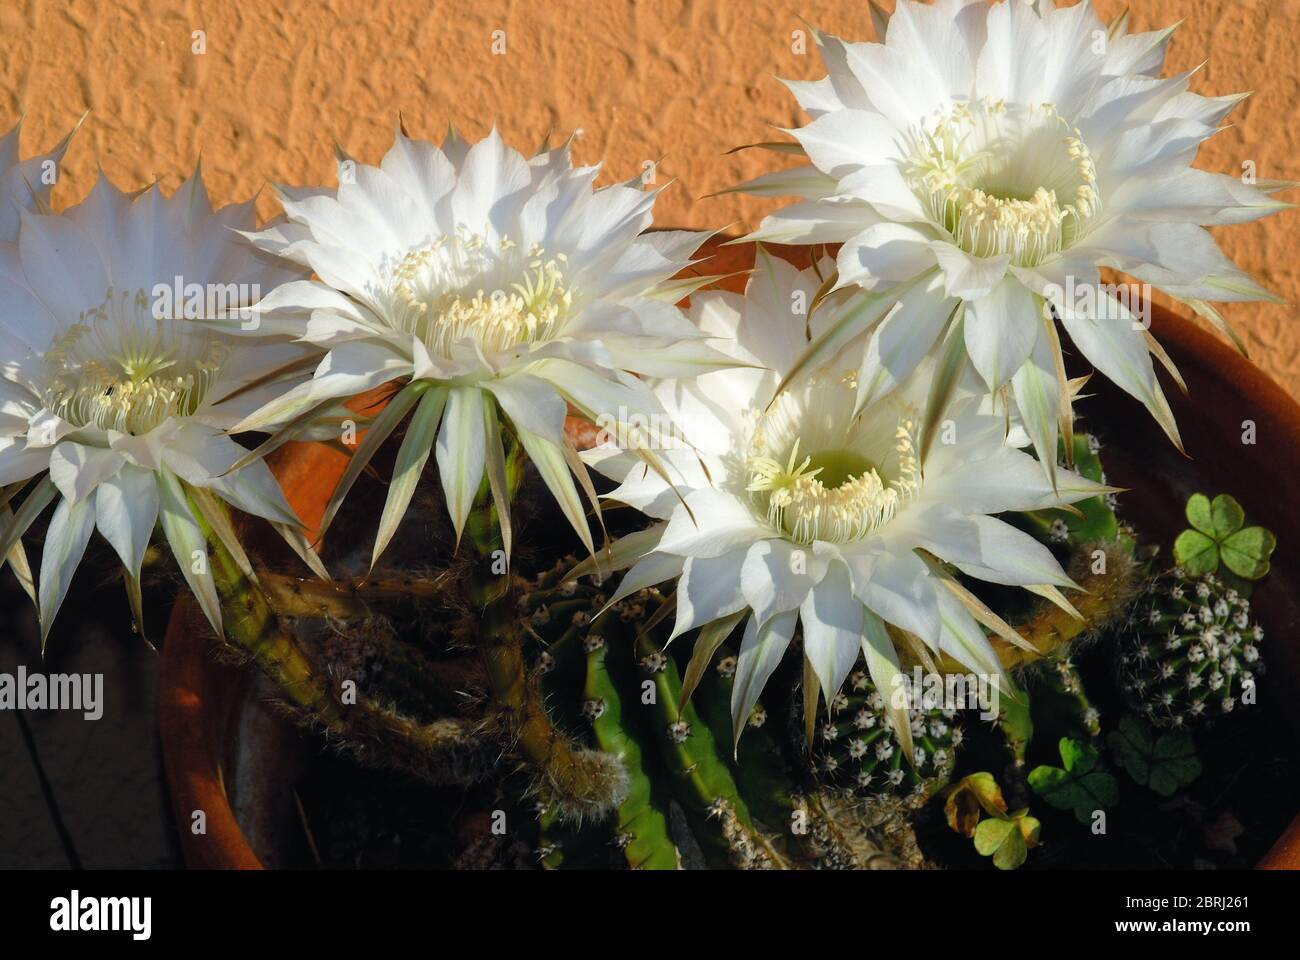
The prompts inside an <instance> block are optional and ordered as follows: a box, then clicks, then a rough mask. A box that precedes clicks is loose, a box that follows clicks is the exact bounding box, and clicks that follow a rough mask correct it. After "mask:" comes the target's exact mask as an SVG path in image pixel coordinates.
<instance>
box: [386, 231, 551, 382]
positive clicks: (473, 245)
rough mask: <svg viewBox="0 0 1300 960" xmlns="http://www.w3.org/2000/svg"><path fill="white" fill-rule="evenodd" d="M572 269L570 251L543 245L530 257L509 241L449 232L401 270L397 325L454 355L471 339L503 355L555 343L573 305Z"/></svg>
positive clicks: (438, 351) (434, 351) (396, 274)
mask: <svg viewBox="0 0 1300 960" xmlns="http://www.w3.org/2000/svg"><path fill="white" fill-rule="evenodd" d="M566 267H567V258H566V257H565V255H564V254H562V253H557V254H556V255H555V256H554V257H547V256H546V254H545V251H543V250H542V248H541V247H539V246H534V247H533V248H532V249H531V250H529V251H528V255H527V256H526V257H523V256H521V255H520V253H519V251H518V248H517V247H516V246H515V244H513V243H512V242H511V241H510V240H508V239H505V238H502V240H501V242H500V244H499V245H498V248H497V249H496V250H493V249H490V248H489V247H488V245H487V244H486V243H485V242H484V240H483V238H482V237H480V236H477V235H472V234H468V233H462V234H460V235H458V236H455V237H450V236H442V237H439V238H438V239H437V240H436V241H434V242H433V243H431V244H429V245H427V246H424V247H420V248H418V249H416V250H413V251H411V252H410V253H408V254H406V255H405V256H404V257H403V258H402V260H401V261H400V262H399V263H398V265H397V267H396V269H395V270H394V271H393V280H394V285H393V294H392V298H391V299H392V306H393V310H392V316H393V323H394V326H396V327H397V329H400V330H403V331H405V332H407V333H411V334H413V335H415V336H416V337H418V338H419V339H420V341H421V342H422V343H423V344H424V345H425V347H427V348H428V350H429V353H430V354H431V355H433V356H437V357H445V358H448V359H450V358H451V357H452V347H453V346H454V345H456V344H458V343H462V342H465V341H469V342H472V343H474V344H476V345H477V346H478V347H479V348H480V349H482V351H483V352H484V353H497V352H500V351H504V350H508V349H510V348H511V347H515V346H518V345H520V344H527V343H540V342H543V341H546V340H550V339H552V338H553V337H555V336H556V335H557V334H558V333H559V331H560V328H561V327H562V326H563V325H564V322H565V320H566V319H567V318H568V317H569V315H570V313H571V310H572V306H573V291H572V290H571V289H570V288H569V287H568V286H567V285H566V283H565V276H564V271H565V268H566Z"/></svg>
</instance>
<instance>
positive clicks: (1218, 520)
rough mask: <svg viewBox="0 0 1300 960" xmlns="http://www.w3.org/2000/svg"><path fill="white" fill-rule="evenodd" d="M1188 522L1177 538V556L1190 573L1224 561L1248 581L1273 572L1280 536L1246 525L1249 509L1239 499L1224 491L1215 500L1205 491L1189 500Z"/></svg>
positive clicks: (1200, 572)
mask: <svg viewBox="0 0 1300 960" xmlns="http://www.w3.org/2000/svg"><path fill="white" fill-rule="evenodd" d="M1186 513H1187V522H1188V523H1190V524H1191V525H1192V529H1190V530H1184V531H1183V532H1182V533H1180V534H1179V535H1178V539H1177V540H1175V541H1174V559H1175V560H1176V561H1177V563H1178V565H1179V566H1181V567H1183V568H1184V569H1186V570H1187V571H1188V572H1189V573H1191V574H1193V575H1195V576H1200V575H1203V574H1207V573H1213V572H1214V571H1216V570H1218V569H1219V564H1220V562H1222V563H1223V565H1224V566H1226V567H1227V568H1228V569H1229V570H1230V571H1231V572H1232V573H1234V574H1236V575H1237V576H1239V577H1241V578H1243V579H1246V580H1258V579H1259V578H1260V577H1262V576H1264V575H1265V574H1266V573H1268V571H1269V556H1270V555H1271V554H1272V553H1273V550H1274V549H1275V548H1276V547H1277V538H1276V537H1275V536H1273V534H1272V533H1271V532H1270V531H1268V530H1265V529H1264V528H1263V527H1258V526H1256V527H1246V526H1244V524H1245V522H1246V514H1245V511H1244V510H1242V509H1241V504H1239V503H1238V502H1237V501H1236V500H1235V499H1233V498H1232V497H1230V496H1229V495H1228V494H1226V493H1221V494H1219V495H1218V496H1217V497H1215V498H1214V500H1213V501H1211V500H1210V498H1209V497H1207V496H1205V494H1203V493H1195V494H1192V496H1191V497H1190V498H1188V500H1187V510H1186Z"/></svg>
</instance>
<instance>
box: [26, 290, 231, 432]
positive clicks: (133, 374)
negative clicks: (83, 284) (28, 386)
mask: <svg viewBox="0 0 1300 960" xmlns="http://www.w3.org/2000/svg"><path fill="white" fill-rule="evenodd" d="M225 354H226V350H225V348H224V346H223V345H222V344H221V343H220V342H218V341H217V340H216V339H214V338H213V337H211V336H209V335H207V334H206V333H204V332H203V331H201V330H199V329H196V328H195V325H194V324H188V323H187V322H186V321H184V320H176V319H172V318H170V317H161V318H160V317H156V316H155V315H154V314H153V312H152V310H151V306H150V301H149V299H148V297H146V295H145V293H144V291H143V290H141V291H137V292H136V293H135V294H134V295H133V294H131V293H130V292H127V291H123V292H117V291H114V290H111V289H110V290H109V291H108V296H107V298H106V299H105V301H104V303H102V304H100V305H99V306H98V307H96V308H95V309H93V310H88V311H86V312H84V313H83V314H81V316H80V318H79V319H78V322H77V323H76V324H74V325H72V326H71V327H69V328H68V330H67V331H66V332H64V333H63V334H62V335H61V336H60V337H59V338H58V339H57V340H56V341H55V342H54V343H53V344H52V345H51V347H50V348H49V350H47V351H46V354H45V362H46V366H47V370H48V379H47V380H46V382H45V385H44V390H43V400H44V403H45V406H46V408H47V409H49V410H50V411H51V412H52V413H54V414H55V415H56V416H58V417H59V418H61V419H62V420H64V421H66V422H68V423H69V424H71V425H72V426H74V427H78V428H81V427H91V428H96V429H100V430H105V431H114V432H118V433H126V434H132V435H136V436H139V435H142V434H145V433H148V432H149V431H150V430H153V429H154V428H155V427H157V426H159V425H161V424H162V423H164V422H165V421H166V420H168V419H169V418H172V417H185V416H189V415H191V414H193V413H194V412H195V411H196V410H197V409H198V407H199V405H200V404H201V403H202V402H203V399H204V397H205V396H206V395H207V393H208V390H209V388H210V387H211V386H212V384H213V382H214V381H215V380H216V379H217V377H218V375H219V374H220V371H221V363H222V360H223V359H224V358H225Z"/></svg>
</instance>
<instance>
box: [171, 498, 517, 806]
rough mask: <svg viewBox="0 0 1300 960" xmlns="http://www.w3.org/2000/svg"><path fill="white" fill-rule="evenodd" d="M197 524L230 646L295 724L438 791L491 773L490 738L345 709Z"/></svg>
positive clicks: (355, 707)
mask: <svg viewBox="0 0 1300 960" xmlns="http://www.w3.org/2000/svg"><path fill="white" fill-rule="evenodd" d="M196 519H197V520H198V522H199V525H200V528H201V529H202V530H203V533H204V535H205V536H206V537H207V541H208V554H209V558H210V564H209V565H210V569H211V571H212V577H213V581H214V583H215V585H216V587H217V591H218V593H219V595H220V597H221V609H222V625H223V627H224V630H225V634H226V636H225V640H226V642H227V643H228V644H229V645H231V646H232V647H233V648H234V649H235V650H236V651H237V652H239V653H241V654H243V655H244V656H246V657H248V658H249V659H250V660H251V661H252V662H253V663H254V664H256V665H257V667H258V669H260V670H261V671H262V673H264V674H265V675H266V676H267V677H268V678H269V679H270V680H271V681H272V682H274V683H275V685H276V687H277V690H278V692H279V695H280V697H281V698H282V700H283V706H284V707H285V708H286V709H287V712H288V714H289V715H290V716H291V717H292V718H293V719H294V720H295V721H296V722H298V723H300V724H303V725H306V726H315V727H321V728H323V729H324V731H325V733H326V735H327V737H329V738H331V739H333V740H335V741H336V742H337V744H338V745H339V746H340V747H342V748H343V749H345V750H347V751H348V752H350V753H353V754H354V755H355V756H357V758H358V759H360V760H363V761H365V762H366V763H368V764H369V765H373V766H381V767H397V768H399V769H404V770H407V771H409V772H411V773H414V774H415V775H416V776H419V777H421V778H422V779H425V780H428V781H430V782H434V783H445V782H467V781H471V780H474V779H478V778H480V777H481V776H482V775H483V774H484V773H486V772H487V771H488V770H489V769H490V762H491V759H492V758H494V757H495V752H496V747H495V743H496V740H495V738H494V737H493V736H492V735H491V733H490V731H487V730H484V729H473V728H470V727H468V726H466V725H464V724H462V723H460V722H459V721H454V720H450V721H441V720H440V721H435V722H434V723H429V724H426V723H421V722H419V721H417V720H413V719H411V718H409V717H406V716H403V715H402V714H401V713H399V712H398V711H396V710H395V709H393V708H391V707H387V706H383V705H379V704H375V703H373V702H372V701H370V700H369V699H367V698H365V697H363V696H360V695H359V696H358V697H357V702H356V703H355V704H345V703H343V702H342V700H341V699H340V697H339V696H338V694H337V692H336V691H335V690H334V689H333V687H332V685H331V684H330V683H329V681H328V678H327V677H326V676H324V675H323V674H322V672H320V671H318V670H317V669H316V667H315V666H314V664H313V663H312V660H311V658H310V657H309V656H308V654H307V652H306V651H305V650H304V649H303V647H302V646H301V644H300V643H299V642H298V640H297V638H296V637H295V636H294V635H293V633H292V632H291V631H290V630H288V629H286V627H285V626H284V624H283V623H282V622H281V621H280V619H279V617H278V616H277V615H276V612H275V610H274V609H273V608H272V607H271V605H270V603H269V602H268V601H267V598H266V596H265V595H264V594H263V593H262V591H261V590H260V589H259V588H258V587H257V586H256V585H255V584H254V583H252V581H251V580H249V578H248V577H247V576H246V575H245V573H244V572H243V570H241V569H240V566H239V564H238V563H237V562H236V561H235V558H234V557H233V556H231V554H230V552H229V551H228V550H227V549H226V548H225V546H224V545H223V544H222V542H221V538H220V537H219V536H217V535H216V534H215V533H214V532H213V531H212V529H211V527H210V526H209V525H208V524H207V523H206V522H205V521H204V520H203V518H202V517H201V516H199V515H197V512H196ZM259 579H260V578H259Z"/></svg>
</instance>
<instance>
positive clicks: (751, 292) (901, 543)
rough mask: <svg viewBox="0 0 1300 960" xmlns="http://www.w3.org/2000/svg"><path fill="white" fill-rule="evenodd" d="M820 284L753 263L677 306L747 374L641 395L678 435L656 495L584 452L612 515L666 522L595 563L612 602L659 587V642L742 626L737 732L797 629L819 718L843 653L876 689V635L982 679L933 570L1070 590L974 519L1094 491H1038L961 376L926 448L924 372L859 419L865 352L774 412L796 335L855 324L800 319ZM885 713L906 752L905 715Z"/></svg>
mask: <svg viewBox="0 0 1300 960" xmlns="http://www.w3.org/2000/svg"><path fill="white" fill-rule="evenodd" d="M825 266H826V268H829V266H830V263H829V261H827V262H826V264H825ZM821 282H822V281H821V279H820V278H819V276H818V274H817V273H816V272H814V271H813V270H805V271H802V272H800V271H798V270H796V269H795V268H794V267H793V266H791V265H789V264H787V263H785V262H784V261H782V260H777V259H774V258H772V257H770V256H768V254H767V252H766V251H765V250H763V249H762V248H760V249H759V255H758V263H757V265H756V268H755V272H754V275H753V276H752V277H751V279H750V281H749V285H748V288H747V291H746V294H745V296H744V297H740V296H738V295H735V294H730V293H718V292H709V293H703V294H696V295H695V296H694V297H693V303H692V310H691V314H692V317H693V318H694V319H695V320H696V322H697V323H698V324H699V325H700V328H701V329H702V330H705V331H707V332H709V333H710V334H712V335H714V336H717V337H725V338H729V339H726V340H718V341H716V342H718V343H719V344H722V345H724V346H723V347H722V349H727V350H729V351H731V352H732V353H733V355H734V356H735V357H736V358H737V359H741V360H745V361H747V362H748V363H750V364H756V365H758V366H757V367H752V366H746V367H736V368H732V369H728V370H723V371H718V372H715V373H709V374H705V375H703V376H701V377H699V378H697V379H694V380H689V381H688V380H662V381H659V382H658V383H657V384H656V385H655V388H654V389H655V394H656V395H657V397H658V398H659V400H660V402H661V403H662V404H663V406H664V408H665V409H666V410H667V412H668V413H669V414H670V415H671V416H672V418H673V421H674V423H675V424H676V426H677V428H678V429H679V430H680V434H681V435H680V438H679V440H678V442H676V443H675V444H673V445H671V446H670V447H669V448H668V449H665V450H664V451H662V455H663V457H664V459H665V462H666V463H667V465H668V467H669V470H668V473H669V476H670V478H671V479H672V481H673V483H672V485H670V484H669V483H667V482H665V480H664V479H663V478H662V477H661V476H660V475H659V474H658V473H656V472H654V471H651V470H649V469H647V468H646V467H645V466H644V464H642V463H641V462H640V461H639V460H638V459H637V457H636V456H635V455H634V453H632V452H630V451H627V450H624V449H620V448H619V447H618V446H617V445H616V444H614V443H612V442H607V443H605V444H602V445H601V446H598V447H596V448H595V449H593V450H591V451H588V452H586V453H585V454H584V455H583V456H584V459H586V460H587V462H589V463H590V464H592V465H593V466H594V467H595V468H596V469H597V470H599V471H601V472H602V473H605V474H606V475H607V476H609V477H611V478H612V479H614V480H615V481H617V482H618V483H619V486H618V487H616V488H615V489H614V490H612V491H611V492H610V493H609V494H608V496H609V498H610V499H611V500H614V501H617V502H622V503H626V504H628V505H630V506H633V507H635V508H637V509H639V510H641V511H642V512H644V513H646V514H648V515H649V516H651V517H654V518H656V519H659V520H662V521H666V522H665V523H663V524H660V525H658V526H656V527H654V528H652V529H651V530H649V531H646V532H644V533H640V534H635V535H633V536H632V537H628V538H625V539H624V540H623V541H620V542H619V543H617V544H615V545H614V547H613V558H614V563H615V564H616V565H619V564H621V565H631V569H630V570H629V571H628V573H627V575H626V576H625V577H624V579H623V582H622V584H621V586H620V588H619V590H618V592H617V593H616V594H615V598H614V599H618V598H620V597H621V596H625V595H628V594H630V593H632V592H634V591H636V590H639V589H642V588H644V587H647V586H650V585H653V584H655V583H659V582H662V581H665V580H669V579H676V580H677V584H676V595H677V617H676V623H675V626H674V630H673V636H674V637H675V636H677V635H680V634H681V633H684V632H685V631H687V630H691V629H695V628H700V627H705V626H706V625H710V624H715V622H718V623H720V624H721V628H722V629H726V630H729V629H730V628H731V627H732V626H734V625H736V624H738V623H739V622H740V621H741V619H744V620H745V628H744V639H743V641H742V644H741V649H740V656H739V661H738V668H737V671H736V677H735V681H734V684H733V700H732V710H733V719H734V721H735V732H736V733H737V734H739V732H740V729H741V728H742V727H743V720H744V718H745V717H746V716H748V713H749V710H750V708H751V707H752V706H753V704H754V702H755V701H756V700H757V698H758V695H759V692H760V691H761V690H762V688H763V685H764V684H765V683H766V681H767V679H768V677H769V676H770V675H771V673H772V671H773V670H775V668H776V666H777V663H778V662H779V661H780V660H781V657H782V655H783V653H784V651H785V649H786V647H787V646H788V645H789V643H790V641H791V639H792V638H793V636H794V632H795V627H796V624H797V623H799V622H802V625H803V627H802V629H803V641H804V651H805V655H806V656H807V658H808V660H809V661H810V663H811V665H812V667H813V669H814V671H815V673H816V675H817V677H818V679H819V681H820V685H821V688H822V693H823V694H824V696H825V697H826V700H827V702H830V701H831V700H832V699H833V697H834V695H835V694H836V692H838V690H839V689H840V687H841V685H842V684H843V682H844V680H845V679H846V678H847V677H848V676H849V673H850V671H851V670H852V669H853V667H854V663H855V661H856V660H857V657H858V653H859V651H860V650H861V651H863V652H864V653H865V656H866V661H867V665H868V669H869V672H870V673H871V678H872V682H873V683H875V685H876V687H877V690H878V691H892V690H893V684H894V681H895V678H896V677H898V676H899V674H900V671H899V668H898V658H897V656H896V653H895V650H894V642H893V640H892V639H891V637H890V634H889V632H888V630H887V628H886V624H890V625H892V627H894V628H897V629H899V630H902V631H907V632H909V633H911V634H913V635H914V636H915V637H916V638H919V641H920V642H921V643H923V644H925V645H926V646H927V647H929V648H930V649H931V650H932V651H934V652H935V653H941V654H946V655H949V656H951V657H953V658H955V659H956V660H958V661H960V662H961V663H963V664H965V665H966V666H967V667H969V668H971V669H973V670H975V671H977V672H979V673H981V674H984V675H993V676H998V675H1000V673H1001V667H1000V665H999V662H998V659H997V656H996V654H995V653H994V651H993V649H992V647H991V646H990V644H989V642H988V640H987V639H986V637H985V634H984V630H983V628H982V627H981V625H980V623H979V622H978V621H977V619H976V617H975V616H974V615H972V613H971V612H970V609H971V608H970V604H971V603H972V601H974V598H973V596H971V595H970V594H969V593H968V592H966V591H965V589H964V588H963V587H961V585H960V584H959V583H958V581H957V579H956V578H955V577H954V576H953V575H952V574H951V573H950V572H949V571H948V570H947V569H946V568H945V567H944V566H943V564H944V563H945V562H947V563H951V564H953V565H955V566H956V567H957V568H958V569H959V570H960V571H962V572H963V573H965V574H968V575H970V576H973V577H976V578H979V579H983V580H988V581H992V582H995V583H1003V584H1011V585H1020V586H1032V587H1035V588H1039V589H1043V590H1045V591H1046V592H1049V593H1052V592H1054V591H1055V589H1056V588H1057V587H1070V586H1073V584H1072V583H1071V581H1070V580H1069V578H1068V577H1067V576H1066V575H1065V573H1064V572H1063V571H1062V569H1061V567H1060V565H1059V564H1058V563H1057V562H1056V560H1055V559H1054V558H1053V557H1052V554H1051V551H1050V550H1048V549H1047V547H1045V546H1044V545H1042V544H1040V543H1039V542H1038V541H1036V540H1034V539H1033V538H1032V537H1030V536H1029V535H1028V534H1025V533H1022V532H1020V531H1019V530H1017V529H1015V528H1014V527H1012V526H1011V525H1009V524H1007V523H1005V522H1003V521H1001V520H998V519H995V518H994V517H992V516H991V514H995V513H1000V512H1003V511H1008V510H1030V509H1041V508H1046V507H1051V506H1057V505H1060V504H1063V503H1067V502H1074V501H1077V500H1081V499H1084V498H1085V497H1088V496H1092V495H1095V494H1097V493H1098V492H1100V491H1103V490H1105V489H1107V488H1105V487H1102V486H1101V485H1099V484H1095V483H1093V482H1091V481H1089V480H1086V479H1084V478H1082V477H1079V476H1077V475H1075V474H1073V473H1071V472H1069V471H1066V470H1062V471H1060V472H1059V473H1058V476H1057V490H1056V491H1055V492H1054V491H1053V489H1052V486H1051V484H1050V483H1049V482H1048V481H1047V480H1046V478H1045V477H1044V476H1043V473H1042V471H1041V470H1040V469H1039V468H1038V465H1037V464H1036V462H1035V461H1034V459H1033V458H1032V457H1030V456H1029V455H1027V454H1025V453H1023V452H1021V451H1020V450H1017V449H1015V448H1014V447H1013V446H1011V445H1010V444H1009V443H1008V442H1007V439H1006V419H1005V417H1004V416H1002V415H999V414H995V413H993V412H992V410H991V404H989V402H988V398H987V397H986V396H983V395H982V394H981V393H980V392H979V391H977V390H974V389H972V388H971V384H970V382H969V378H968V382H967V384H966V385H960V384H955V385H954V390H953V394H952V400H951V401H950V402H948V403H946V404H945V405H943V407H942V411H941V414H942V415H941V418H940V419H937V420H935V421H934V422H933V423H932V424H930V426H929V430H930V432H931V443H929V444H927V443H926V438H925V435H924V432H925V430H926V429H927V428H926V426H925V424H924V423H923V422H922V421H921V420H920V418H919V413H918V406H919V405H921V404H923V403H924V402H925V399H926V396H927V394H928V393H930V392H931V383H932V380H933V378H932V377H931V373H932V371H931V370H930V369H929V368H928V367H922V369H921V370H919V371H918V374H917V376H915V377H913V378H911V379H910V380H909V381H908V382H907V383H905V384H903V385H902V386H901V387H900V388H899V389H898V390H896V391H893V392H892V393H891V394H889V395H888V396H886V397H884V398H882V399H881V400H879V401H877V402H876V403H874V404H872V405H871V406H869V407H868V408H866V409H865V410H864V411H862V412H861V413H860V414H855V412H854V409H855V403H854V399H855V392H856V387H857V385H858V382H859V380H860V378H861V377H862V376H863V375H864V372H865V370H866V368H867V366H868V365H869V362H870V359H869V357H870V353H869V351H868V352H867V355H866V359H863V351H862V350H859V351H857V358H856V359H855V358H854V355H853V354H852V353H851V352H850V353H848V354H846V355H845V356H844V357H842V358H841V359H840V360H839V361H838V362H837V363H836V364H835V365H833V366H828V367H825V368H823V369H820V370H818V371H815V372H813V373H812V375H811V376H809V377H808V378H806V379H805V380H804V381H803V382H802V383H801V385H799V386H797V387H792V388H790V389H788V390H786V391H784V392H783V393H781V394H779V395H778V394H777V393H776V388H777V384H778V381H779V380H780V379H781V378H782V377H783V376H784V375H785V374H786V372H787V371H788V369H789V366H790V364H791V363H792V362H794V358H796V357H798V356H799V354H800V352H801V350H802V348H803V347H804V346H805V345H806V343H807V337H806V334H805V330H806V328H807V325H808V324H811V332H812V334H813V335H814V336H815V335H816V334H817V332H818V331H819V330H820V329H822V328H823V327H824V326H825V325H830V324H834V323H836V322H838V321H839V320H840V319H841V318H842V317H843V315H844V314H845V312H846V311H851V310H853V309H855V306H854V304H855V301H854V298H853V297H852V296H850V295H848V294H847V293H846V292H845V293H838V294H833V295H832V296H831V297H829V298H827V299H826V300H825V301H824V302H823V303H822V304H821V305H820V306H819V307H818V308H817V310H816V311H815V312H814V313H813V315H812V316H811V317H808V316H806V315H803V314H802V313H801V312H800V309H801V308H800V305H807V304H810V303H811V302H812V298H813V297H814V295H815V294H816V292H817V290H818V288H819V287H820V285H821ZM941 434H942V435H941ZM985 611H987V608H984V610H983V611H981V613H984V612H985ZM989 618H991V626H992V627H993V628H995V629H999V630H1000V631H1002V632H1004V635H1009V637H1008V639H1010V637H1015V642H1023V641H1021V640H1020V638H1019V637H1018V636H1017V635H1016V634H1014V632H1013V631H1011V629H1010V627H1008V626H1007V625H1006V624H1005V623H1002V622H1001V621H1000V620H998V619H997V618H996V617H992V615H991V612H989V616H988V617H986V619H989ZM881 702H882V703H883V704H886V705H888V704H889V703H890V701H889V699H888V698H886V699H885V700H882V701H881ZM891 713H892V714H894V715H895V717H894V722H895V727H896V729H898V730H899V738H900V741H902V742H903V743H905V744H907V743H908V742H909V738H908V737H907V733H908V732H910V731H909V728H908V726H907V714H906V711H905V710H899V709H896V708H891Z"/></svg>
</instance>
